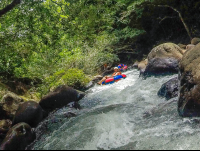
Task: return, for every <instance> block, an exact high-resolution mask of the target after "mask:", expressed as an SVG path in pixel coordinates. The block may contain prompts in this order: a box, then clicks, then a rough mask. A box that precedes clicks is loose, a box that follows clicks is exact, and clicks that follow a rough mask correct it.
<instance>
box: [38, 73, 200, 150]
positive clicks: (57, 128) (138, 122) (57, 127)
mask: <svg viewBox="0 0 200 151" xmlns="http://www.w3.org/2000/svg"><path fill="white" fill-rule="evenodd" d="M125 74H126V75H127V78H126V79H124V80H121V81H119V82H117V83H114V84H112V85H106V86H98V85H96V86H95V87H93V88H91V89H90V90H89V92H90V93H89V94H88V95H87V96H86V97H85V98H84V99H83V100H81V101H80V104H81V106H82V107H83V109H82V110H81V111H79V113H80V114H78V116H77V117H74V118H71V119H70V120H69V119H63V118H61V120H62V123H59V122H58V123H52V124H49V125H48V127H49V128H48V131H47V132H46V133H45V134H44V135H43V136H42V137H41V139H40V140H39V141H38V142H37V143H36V144H35V146H34V149H45V150H53V149H56V150H77V149H78V150H86V149H87V150H97V149H99V150H111V149H123V150H130V149H137V150H141V149H148V150H151V149H152V150H153V149H159V150H161V149H162V150H166V149H199V145H198V143H199V141H198V139H199V138H200V127H199V125H198V124H196V123H195V120H193V119H182V118H181V117H179V116H178V113H177V102H172V103H170V104H167V105H165V106H162V105H161V106H159V104H161V103H166V102H165V100H164V99H162V98H159V97H158V96H157V92H158V90H159V89H160V87H161V85H162V84H163V83H165V82H167V81H168V80H170V79H171V78H174V77H176V76H177V75H172V76H165V77H149V78H147V79H142V78H139V72H138V71H137V70H132V71H128V72H126V73H125ZM176 99H177V98H176ZM62 112H67V108H66V109H62V110H61V111H60V112H59V113H55V117H57V118H58V117H59V118H60V115H61V114H62ZM145 112H147V113H149V116H147V117H144V113H145Z"/></svg>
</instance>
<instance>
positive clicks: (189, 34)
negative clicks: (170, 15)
mask: <svg viewBox="0 0 200 151" xmlns="http://www.w3.org/2000/svg"><path fill="white" fill-rule="evenodd" d="M157 6H158V7H168V8H171V9H173V10H174V11H175V12H177V13H178V15H179V18H180V19H181V22H182V23H183V25H184V27H185V30H186V31H187V34H188V36H189V37H190V40H192V35H191V33H190V30H189V28H188V26H187V24H186V22H185V21H184V19H183V17H182V15H181V13H180V12H179V11H178V10H177V9H175V8H173V7H171V6H168V5H157Z"/></svg>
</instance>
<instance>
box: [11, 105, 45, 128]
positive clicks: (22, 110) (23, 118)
mask: <svg viewBox="0 0 200 151" xmlns="http://www.w3.org/2000/svg"><path fill="white" fill-rule="evenodd" d="M42 119H43V111H42V108H41V106H40V105H39V104H38V103H36V102H33V101H29V102H25V103H23V104H21V105H20V106H19V108H18V110H17V112H16V114H15V117H14V120H13V125H15V124H17V123H21V122H24V123H27V124H29V125H30V126H31V127H36V126H37V125H38V124H39V123H40V122H41V121H42Z"/></svg>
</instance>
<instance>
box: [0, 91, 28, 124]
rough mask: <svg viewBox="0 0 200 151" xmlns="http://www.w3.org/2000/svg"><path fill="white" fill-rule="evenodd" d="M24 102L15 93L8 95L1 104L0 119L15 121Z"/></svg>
mask: <svg viewBox="0 0 200 151" xmlns="http://www.w3.org/2000/svg"><path fill="white" fill-rule="evenodd" d="M23 102H24V100H23V99H22V98H20V97H18V96H17V95H16V94H14V93H8V94H6V95H5V96H4V97H3V98H2V100H1V102H0V119H11V120H12V119H13V117H14V115H15V113H16V111H17V109H18V107H19V105H20V104H21V103H23Z"/></svg>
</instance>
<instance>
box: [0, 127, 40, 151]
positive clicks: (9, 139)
mask: <svg viewBox="0 0 200 151" xmlns="http://www.w3.org/2000/svg"><path fill="white" fill-rule="evenodd" d="M35 139H36V134H35V132H33V131H32V129H31V127H30V126H29V125H28V124H26V123H19V124H17V125H15V126H14V127H12V128H11V129H10V130H9V131H8V133H7V135H6V138H5V139H4V141H3V142H2V144H1V147H0V149H1V150H25V148H26V147H27V146H28V145H30V144H31V143H32V142H33V141H34V140H35Z"/></svg>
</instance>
